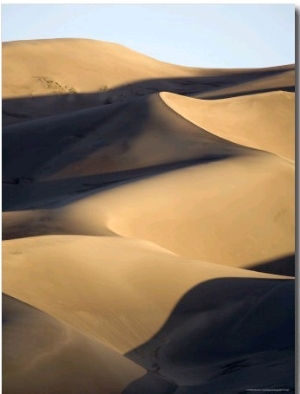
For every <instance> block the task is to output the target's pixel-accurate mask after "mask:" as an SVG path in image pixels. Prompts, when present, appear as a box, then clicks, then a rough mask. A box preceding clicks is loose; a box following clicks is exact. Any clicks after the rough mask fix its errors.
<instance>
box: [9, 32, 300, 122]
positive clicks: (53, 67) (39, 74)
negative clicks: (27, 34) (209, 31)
mask: <svg viewBox="0 0 300 394" xmlns="http://www.w3.org/2000/svg"><path fill="white" fill-rule="evenodd" d="M2 47H3V86H2V92H3V93H2V94H3V98H4V101H3V108H2V114H3V124H4V125H8V124H13V123H18V122H24V121H28V120H32V119H35V118H37V117H43V116H49V115H56V114H58V113H65V112H71V111H74V110H79V109H82V108H89V107H95V106H99V105H103V104H104V105H105V104H110V103H112V102H118V101H124V100H127V99H128V98H133V97H136V96H143V95H147V94H150V93H153V92H160V91H168V92H174V93H177V92H178V93H182V94H183V93H184V94H197V95H198V94H200V95H201V94H205V95H208V96H209V97H215V95H218V94H222V95H223V96H224V94H225V95H226V94H229V93H230V92H231V94H233V95H234V94H235V92H236V91H237V92H239V93H243V92H245V91H246V90H250V92H251V91H252V92H253V89H254V90H257V89H258V90H261V89H263V90H268V89H269V90H270V89H271V90H272V89H273V90H274V87H275V88H276V89H281V88H282V89H286V88H287V89H291V88H292V87H293V86H294V79H295V67H294V66H293V65H287V66H279V67H271V68H262V69H204V68H191V67H182V66H176V65H173V64H169V63H164V62H161V61H158V60H155V59H152V58H150V57H148V56H145V55H142V54H140V53H137V52H135V51H132V50H130V49H129V48H126V47H123V46H121V45H117V44H114V43H107V42H101V41H95V40H87V39H56V40H33V41H16V42H8V43H4V44H3V45H2ZM79 75H80V77H78V76H79ZM258 79H259V81H258V82H257V80H258ZM245 81H251V82H250V85H247V83H248V82H245ZM260 81H264V82H260ZM245 83H246V86H245V87H244V84H245ZM253 83H254V85H255V87H253V89H252V84H253ZM254 85H253V86H254ZM256 85H257V86H256ZM236 86H238V87H236ZM249 86H250V87H249ZM220 89H221V93H220V92H219V90H220ZM224 89H225V91H223V90H224ZM228 89H229V90H228ZM227 91H228V93H226V92H227ZM232 92H233V93H232Z"/></svg>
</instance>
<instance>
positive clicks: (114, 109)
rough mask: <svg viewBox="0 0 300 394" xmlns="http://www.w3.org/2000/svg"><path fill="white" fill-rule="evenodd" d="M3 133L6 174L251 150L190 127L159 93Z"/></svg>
mask: <svg viewBox="0 0 300 394" xmlns="http://www.w3.org/2000/svg"><path fill="white" fill-rule="evenodd" d="M187 100H191V99H187ZM3 133H4V138H3V154H4V157H3V173H4V175H5V176H7V177H8V178H28V177H37V178H38V179H45V178H46V179H59V178H70V177H78V176H87V175H95V174H101V173H107V172H117V171H124V170H129V169H137V168H141V167H147V166H155V165H160V164H166V163H175V162H179V161H185V160H194V159H198V160H214V159H218V158H223V157H227V156H235V155H240V154H249V155H251V154H254V153H255V152H252V151H251V150H250V149H248V150H247V149H245V148H243V147H242V146H238V145H237V144H233V143H231V142H230V141H228V140H226V139H222V138H219V137H218V136H215V135H214V134H212V133H209V132H207V131H205V130H204V129H202V128H199V127H197V126H195V125H193V124H192V123H191V122H189V121H187V120H186V119H184V118H182V117H181V116H179V115H178V114H177V113H176V112H174V111H173V110H171V109H170V108H169V107H168V106H167V105H166V104H165V103H164V101H163V100H162V99H161V98H160V96H159V95H158V94H154V95H150V96H147V97H144V98H138V99H134V100H130V101H128V102H126V103H122V104H115V105H112V106H109V107H100V108H94V109H89V110H84V111H78V112H76V113H72V114H68V115H63V116H57V117H51V118H45V119H41V120H36V121H32V122H28V123H24V124H18V125H15V126H9V127H6V128H4V131H3ZM16 157H18V160H16ZM49 177H50V178H49Z"/></svg>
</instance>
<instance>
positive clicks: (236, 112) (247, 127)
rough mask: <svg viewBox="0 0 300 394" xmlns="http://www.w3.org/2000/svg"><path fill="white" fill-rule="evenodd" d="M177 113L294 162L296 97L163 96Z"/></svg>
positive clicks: (217, 132)
mask: <svg viewBox="0 0 300 394" xmlns="http://www.w3.org/2000/svg"><path fill="white" fill-rule="evenodd" d="M160 96H161V98H162V99H163V100H164V102H165V103H166V104H167V105H169V106H170V108H172V109H173V110H174V111H176V113H178V114H180V115H181V116H183V117H185V118H186V119H188V120H189V121H190V122H192V123H194V124H196V125H197V126H199V127H201V128H203V129H205V130H208V131H209V132H211V133H213V134H215V135H218V136H220V137H222V138H224V139H227V140H229V141H233V142H235V143H238V144H241V145H245V146H250V147H253V148H257V149H262V150H265V151H267V152H272V153H276V154H278V155H281V156H284V157H287V158H289V159H292V160H294V157H295V116H294V114H295V94H294V93H288V92H282V91H278V92H269V93H262V94H253V95H246V96H242V97H233V98H227V99H223V100H199V99H193V98H188V97H184V96H181V95H179V94H172V93H165V92H164V93H161V94H160Z"/></svg>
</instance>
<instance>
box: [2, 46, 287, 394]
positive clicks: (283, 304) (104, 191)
mask: <svg viewBox="0 0 300 394" xmlns="http://www.w3.org/2000/svg"><path fill="white" fill-rule="evenodd" d="M2 53H3V73H2V75H3V80H2V84H3V86H2V92H3V97H2V100H3V106H2V110H3V137H2V146H3V173H2V195H3V216H2V218H3V220H2V233H3V245H2V275H3V293H4V294H3V393H4V394H42V393H45V394H54V393H55V394H171V393H174V394H218V393H222V394H242V393H245V394H246V393H247V392H249V391H254V390H256V391H257V390H265V391H266V390H277V389H278V390H279V389H282V390H285V391H289V392H294V390H295V304H294V303H295V66H294V65H283V66H280V67H273V68H272V67H271V68H266V69H263V68H262V69H205V68H190V67H183V66H176V65H173V64H168V63H163V62H160V61H158V60H155V59H151V58H149V57H147V56H145V55H142V54H139V53H136V52H134V51H132V50H130V49H128V48H125V47H122V46H121V45H117V44H112V43H106V42H101V41H93V40H86V39H53V40H36V41H18V42H9V43H4V44H3V52H2Z"/></svg>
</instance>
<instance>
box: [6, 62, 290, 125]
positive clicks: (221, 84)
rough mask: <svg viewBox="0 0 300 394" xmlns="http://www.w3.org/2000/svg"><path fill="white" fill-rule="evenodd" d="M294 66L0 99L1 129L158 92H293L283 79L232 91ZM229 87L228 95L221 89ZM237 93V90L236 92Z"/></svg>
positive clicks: (198, 94)
mask: <svg viewBox="0 0 300 394" xmlns="http://www.w3.org/2000/svg"><path fill="white" fill-rule="evenodd" d="M293 69H294V66H293V65H291V66H284V67H275V68H274V69H261V70H257V71H253V70H252V71H248V72H246V70H244V71H239V72H238V71H236V72H234V71H232V72H230V73H226V74H222V73H221V74H220V75H219V76H199V77H198V76H193V77H176V78H153V79H146V80H142V81H138V82H132V83H129V84H125V85H123V86H119V87H116V88H112V89H109V90H107V91H103V92H101V91H100V92H99V91H98V92H94V93H93V92H92V93H71V94H70V93H64V94H53V93H52V94H49V95H46V96H32V97H26V96H25V97H17V98H9V97H7V98H4V99H3V100H2V117H3V126H4V127H5V126H8V125H12V124H16V123H22V122H27V121H30V120H33V119H36V118H42V117H48V116H53V115H58V114H63V113H68V112H73V111H78V110H82V109H87V108H92V107H97V106H102V105H105V106H106V105H108V104H112V103H118V102H122V101H125V100H128V99H132V98H134V97H138V96H145V95H148V94H152V93H157V92H161V91H168V92H173V93H178V94H182V95H186V96H192V97H199V98H206V96H207V98H209V99H219V98H224V97H233V96H241V95H245V94H255V93H263V92H269V91H275V90H285V91H295V84H294V82H293V83H290V82H289V78H284V80H283V82H279V83H278V82H276V83H274V84H273V85H274V86H270V83H269V82H266V84H265V86H264V85H263V86H262V87H260V88H257V89H249V88H246V89H245V90H244V92H242V91H236V87H237V89H238V87H239V85H240V84H243V83H245V82H251V81H257V80H258V81H259V80H261V81H263V80H264V78H268V77H272V76H274V77H276V76H278V75H281V74H284V73H285V72H292V71H293ZM228 88H230V89H231V91H230V93H226V92H224V93H222V89H228ZM238 90H239V89H238Z"/></svg>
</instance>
